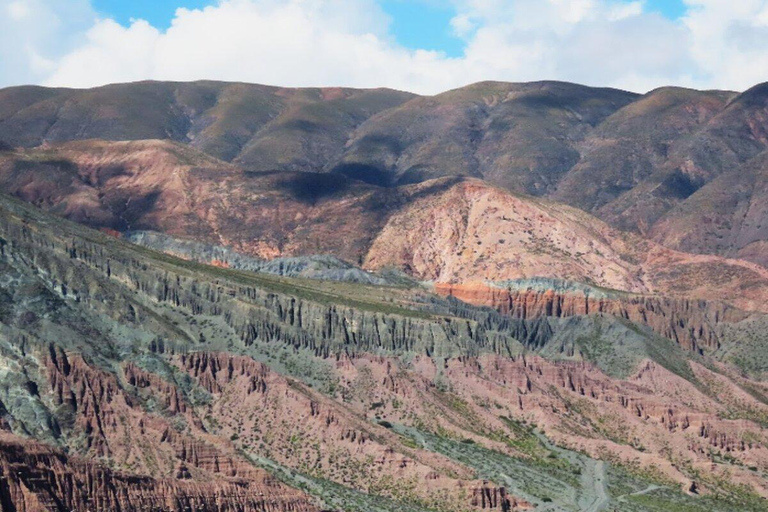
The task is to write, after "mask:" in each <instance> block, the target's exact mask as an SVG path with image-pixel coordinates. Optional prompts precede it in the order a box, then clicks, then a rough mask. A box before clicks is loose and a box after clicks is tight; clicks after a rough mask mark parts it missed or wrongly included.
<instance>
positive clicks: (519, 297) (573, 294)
mask: <svg viewBox="0 0 768 512" xmlns="http://www.w3.org/2000/svg"><path fill="white" fill-rule="evenodd" d="M435 290H436V291H437V292H438V293H440V294H442V295H447V296H452V297H455V298H457V299H459V300H462V301H465V302H469V303H471V304H476V305H481V306H488V307H491V308H494V309H496V310H498V311H499V312H501V313H503V314H506V315H510V316H512V317H513V318H519V319H525V320H530V319H535V318H539V317H557V318H563V317H571V316H580V315H596V314H607V315H612V316H616V317H618V318H623V319H626V320H629V321H630V322H634V323H637V324H640V325H647V326H648V327H650V328H651V329H652V330H653V331H654V332H656V333H657V334H659V335H661V336H664V337H665V338H669V339H671V340H673V341H675V342H677V343H678V344H680V345H681V346H682V347H684V348H685V349H687V350H693V351H701V350H716V349H717V348H719V347H720V345H721V341H720V334H719V329H718V325H719V324H720V323H737V322H741V321H743V320H746V319H747V318H750V316H754V315H753V314H752V313H749V312H746V311H742V310H740V309H737V308H734V307H732V306H730V305H728V304H726V303H723V302H718V301H705V300H695V299H685V298H675V297H664V296H656V295H649V296H643V295H638V294H628V293H621V292H618V291H611V290H599V289H596V288H592V287H589V286H584V285H576V284H572V283H567V282H562V281H556V280H555V281H548V280H540V281H536V282H527V281H519V282H511V283H509V284H508V285H507V286H505V285H504V283H501V284H499V285H494V284H483V283H468V284H441V283H438V284H436V285H435Z"/></svg>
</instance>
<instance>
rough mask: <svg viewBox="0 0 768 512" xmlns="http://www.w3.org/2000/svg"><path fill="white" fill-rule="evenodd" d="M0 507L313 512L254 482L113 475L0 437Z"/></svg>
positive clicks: (277, 488) (269, 483) (27, 510)
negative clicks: (159, 478)
mask: <svg viewBox="0 0 768 512" xmlns="http://www.w3.org/2000/svg"><path fill="white" fill-rule="evenodd" d="M0 505H2V507H1V508H2V510H3V511H8V512H45V511H52V510H78V511H87V510H121V511H126V512H133V511H135V512H139V511H146V510H165V511H172V512H188V511H190V510H211V511H217V512H314V511H317V510H319V509H318V508H317V507H316V506H315V505H314V504H313V503H312V502H311V501H310V500H309V499H308V498H307V497H306V496H304V495H303V494H302V493H300V492H298V491H294V490H291V489H289V488H288V487H286V486H284V485H283V484H281V483H280V482H278V481H277V480H275V479H274V478H272V477H270V476H268V475H267V474H266V473H262V475H261V476H260V478H258V479H242V478H241V479H226V478H216V479H212V480H208V481H191V480H185V479H178V478H176V479H161V480H158V479H153V478H150V477H147V476H140V475H131V474H128V473H124V472H119V471H114V470H112V469H109V468H108V467H106V466H103V465H100V464H98V463H94V462H92V461H88V460H84V459H81V458H79V457H76V456H69V455H66V454H65V453H63V452H61V451H59V450H57V449H55V448H52V447H49V446H46V445H43V444H40V443H37V442H35V441H32V440H29V439H21V438H18V437H15V436H11V435H7V434H4V435H2V436H0Z"/></svg>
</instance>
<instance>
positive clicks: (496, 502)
mask: <svg viewBox="0 0 768 512" xmlns="http://www.w3.org/2000/svg"><path fill="white" fill-rule="evenodd" d="M471 504H472V506H473V507H476V508H479V509H480V510H500V511H501V512H511V511H514V510H529V509H532V508H533V506H532V505H531V504H530V503H528V502H526V501H525V500H519V499H517V498H515V497H514V496H510V495H509V494H507V491H506V489H504V488H503V487H493V486H491V485H489V482H487V481H486V482H483V486H482V487H475V488H474V489H472V500H471Z"/></svg>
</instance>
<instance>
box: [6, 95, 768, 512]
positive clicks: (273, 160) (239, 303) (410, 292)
mask: <svg viewBox="0 0 768 512" xmlns="http://www.w3.org/2000/svg"><path fill="white" fill-rule="evenodd" d="M766 150H768V87H767V86H765V85H759V86H756V87H754V88H752V89H750V90H748V91H746V92H743V93H736V92H730V91H694V90H687V89H680V88H662V89H657V90H655V91H651V92H649V93H648V94H645V95H642V96H641V95H636V94H633V93H628V92H624V91H619V90H614V89H603V88H589V87H584V86H579V85H574V84H568V83H557V82H537V83H525V84H510V83H497V82H486V83H479V84H474V85H470V86H467V87H465V88H461V89H457V90H453V91H448V92H446V93H443V94H439V95H437V96H432V97H426V96H416V95H412V94H408V93H403V92H398V91H392V90H386V89H376V90H354V89H340V88H328V89H287V88H276V87H266V86H259V85H249V84H229V83H222V82H192V83H171V82H141V83H134V84H120V85H111V86H106V87H101V88H96V89H88V90H75V89H50V88H42V87H15V88H8V89H3V90H0V189H1V190H2V193H0V269H2V271H1V272H0V506H1V508H2V510H3V511H5V510H9V511H14V512H38V511H49V510H56V511H58V510H78V511H80V510H83V511H85V510H122V511H141V510H157V511H159V510H164V511H168V510H171V511H174V512H184V511H188V510H211V511H233V512H235V511H237V512H247V511H268V512H308V511H318V512H319V511H321V510H344V511H365V512H368V511H374V510H375V511H379V510H381V511H397V512H438V511H439V512H470V511H475V510H498V511H500V512H502V511H503V512H506V511H514V510H536V511H550V512H555V511H558V512H563V511H573V512H577V511H590V512H598V511H606V512H608V511H615V510H621V511H630V512H632V511H637V512H640V511H649V512H657V511H658V512H661V511H684V512H706V511H715V512H730V511H735V510H739V511H742V510H743V511H763V510H768V256H766V255H768V250H767V249H768V187H766V182H765V180H764V179H763V177H764V176H765V175H766V173H767V172H768V160H766V158H765V154H766Z"/></svg>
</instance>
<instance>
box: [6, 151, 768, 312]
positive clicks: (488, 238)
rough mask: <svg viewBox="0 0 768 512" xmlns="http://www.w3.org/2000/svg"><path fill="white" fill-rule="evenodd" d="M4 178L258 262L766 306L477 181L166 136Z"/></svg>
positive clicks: (760, 274) (23, 167) (71, 204)
mask: <svg viewBox="0 0 768 512" xmlns="http://www.w3.org/2000/svg"><path fill="white" fill-rule="evenodd" d="M0 180H1V181H2V182H3V183H4V185H5V187H6V190H7V191H8V192H10V193H12V194H14V195H16V196H18V197H21V198H22V199H24V200H26V201H29V202H31V203H33V204H36V205H38V206H40V207H43V208H45V209H47V210H49V211H52V212H55V213H58V214H60V215H63V216H65V217H68V218H70V219H72V220H76V221H78V222H82V223H84V224H86V225H90V226H92V227H98V228H102V229H107V230H112V231H119V232H123V231H130V230H152V231H157V232H160V233H164V234H166V235H171V236H173V237H180V238H182V239H187V240H190V241H191V242H190V243H192V242H195V243H205V244H209V245H216V246H225V247H228V248H229V249H230V250H234V251H236V252H240V253H243V254H245V255H249V256H252V257H258V258H260V259H271V258H276V257H296V256H310V255H316V254H328V255H330V256H333V257H336V258H339V259H341V260H343V261H346V262H349V263H353V264H354V263H356V264H359V265H361V266H363V267H365V268H366V269H369V270H379V269H385V268H392V267H394V268H396V269H400V270H403V271H405V272H406V273H408V274H410V275H412V276H413V277H415V278H418V279H427V280H433V281H437V282H449V283H458V282H466V281H473V280H474V281H478V280H479V281H482V280H489V281H504V280H508V279H517V278H528V277H551V278H564V279H570V280H574V281H581V282H587V283H592V284H595V285H598V286H603V287H609V288H615V289H620V290H627V291H634V292H643V293H664V294H671V295H681V296H685V297H690V298H701V299H712V298H717V299H722V300H727V301H730V302H732V303H734V304H735V305H737V306H738V307H741V308H743V309H761V308H764V307H765V303H766V301H765V298H766V293H768V291H766V290H768V286H766V284H768V271H766V270H765V269H763V268H761V267H759V266H757V265H754V264H751V263H748V262H744V261H740V260H732V259H723V258H719V257H715V256H697V255H691V254H686V253H681V252H676V251H672V250H669V249H666V248H664V247H663V246H660V245H657V244H655V243H653V242H649V241H647V240H645V239H643V238H640V237H638V236H635V235H629V234H626V233H622V232H620V231H617V230H615V229H613V228H611V227H609V226H608V225H606V224H605V223H603V222H601V221H599V220H598V219H596V218H594V217H592V216H590V215H588V214H585V213H584V212H582V211H580V210H576V209H574V208H570V207H567V206H564V205H562V204H558V203H553V202H549V201H547V200H543V199H536V198H532V197H530V196H521V195H516V194H512V193H510V192H507V191H505V190H503V189H499V188H496V187H492V186H490V185H488V184H487V183H485V182H483V181H480V180H475V179H469V178H441V179H436V180H431V181H427V182H423V183H419V184H414V185H407V186H402V187H386V188H382V187H377V186H375V185H370V184H365V183H362V182H359V181H355V180H351V179H349V178H346V177H343V176H340V175H337V174H308V173H292V172H281V173H251V172H248V171H244V170H242V169H241V168H240V167H237V166H234V165H231V164H227V163H225V162H222V161H220V160H216V159H214V158H212V157H209V156H206V155H205V154H203V153H200V152H198V151H196V150H194V149H191V148H189V147H188V146H183V145H179V144H175V143H169V142H164V141H137V142H104V141H86V142H76V143H69V144H64V145H56V146H52V147H49V148H38V149H33V150H27V151H15V152H6V153H5V154H3V155H2V156H0ZM175 245H176V246H177V247H180V246H181V244H175ZM172 252H173V251H172ZM197 259H198V260H199V261H209V262H211V263H212V262H213V260H211V259H210V258H209V259H205V258H202V259H200V258H197ZM275 265H277V270H278V273H279V262H276V263H275ZM243 268H246V267H243ZM349 268H351V267H348V269H349ZM359 276H360V278H361V279H362V278H365V275H364V274H359Z"/></svg>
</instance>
